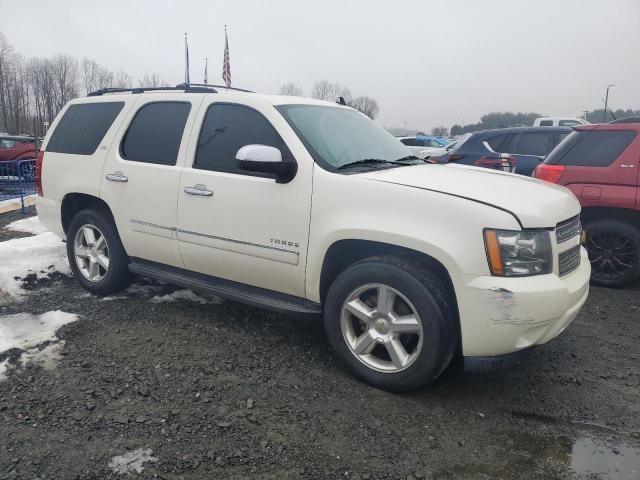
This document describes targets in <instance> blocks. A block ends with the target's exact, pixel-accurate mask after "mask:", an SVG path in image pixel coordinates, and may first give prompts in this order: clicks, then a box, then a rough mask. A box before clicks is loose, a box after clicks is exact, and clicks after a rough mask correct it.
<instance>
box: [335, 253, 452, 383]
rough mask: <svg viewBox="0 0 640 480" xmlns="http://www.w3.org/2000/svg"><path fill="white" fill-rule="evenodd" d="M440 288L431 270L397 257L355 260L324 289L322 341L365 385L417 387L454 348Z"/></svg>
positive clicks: (439, 367)
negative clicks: (323, 340)
mask: <svg viewBox="0 0 640 480" xmlns="http://www.w3.org/2000/svg"><path fill="white" fill-rule="evenodd" d="M447 293H448V292H447V288H446V287H445V285H444V284H443V282H442V281H441V280H440V279H439V278H438V277H437V276H435V275H434V274H433V273H432V272H431V271H429V270H428V269H426V268H422V267H420V266H416V265H414V264H412V263H411V262H409V261H407V260H405V259H403V258H400V257H391V256H389V257H373V258H369V259H365V260H362V261H359V262H357V263H355V264H353V265H351V266H350V267H348V268H347V269H345V270H344V271H343V272H342V273H340V274H339V275H338V277H337V278H336V279H335V280H334V282H333V284H332V285H331V287H330V288H329V291H328V293H327V297H326V299H325V304H324V325H325V330H326V333H327V337H328V338H329V343H330V344H331V346H332V347H333V349H334V350H335V352H336V354H337V355H338V357H339V358H340V359H341V360H342V362H343V363H344V364H345V365H346V366H347V367H348V368H349V370H350V371H351V372H352V373H353V374H354V375H355V376H356V377H358V378H359V379H361V380H362V381H364V382H365V383H367V384H369V385H371V386H373V387H376V388H380V389H383V390H388V391H391V392H407V391H411V390H415V389H418V388H420V387H423V386H425V385H427V384H428V383H430V382H432V381H433V380H435V379H436V378H437V377H438V376H439V375H440V374H441V373H442V371H443V370H444V369H445V368H446V367H447V366H448V365H449V362H450V361H451V358H452V357H453V355H454V352H455V351H456V346H457V340H458V333H457V332H458V328H457V320H456V318H455V316H454V315H453V314H452V313H451V312H452V309H451V308H450V306H449V305H448V302H447V298H448V297H447ZM385 298H391V299H392V300H384V299H385ZM380 299H382V304H380V302H379V300H380ZM388 305H390V307H388ZM367 308H369V309H368V310H367ZM354 311H357V312H358V313H357V315H356V314H354V313H352V312H354ZM379 311H382V312H385V311H391V312H393V314H385V313H382V314H380V313H379ZM411 315H413V317H411ZM399 316H402V317H403V319H407V320H406V321H404V324H403V325H400V323H401V322H397V321H396V320H397V318H398V317H399ZM394 318H395V319H396V320H394ZM363 319H364V320H363ZM408 319H411V321H409V320H408ZM414 320H417V322H416V321H414ZM417 324H418V325H417ZM400 327H402V331H403V333H398V330H399V329H400ZM409 328H410V329H413V331H412V332H409V330H408V329H409ZM416 330H419V332H418V331H416ZM405 332H408V333H405ZM370 337H371V338H375V341H374V344H373V347H372V346H371V345H370V343H371V340H370ZM398 344H400V345H401V346H402V349H398ZM359 348H362V350H359ZM356 351H362V352H363V353H361V354H358V353H356ZM402 352H404V353H402ZM392 353H393V356H392ZM404 354H406V356H404ZM403 361H404V362H403Z"/></svg>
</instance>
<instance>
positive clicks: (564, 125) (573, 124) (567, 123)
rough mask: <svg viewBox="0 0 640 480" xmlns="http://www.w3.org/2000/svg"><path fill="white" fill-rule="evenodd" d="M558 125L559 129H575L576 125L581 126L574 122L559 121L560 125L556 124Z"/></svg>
mask: <svg viewBox="0 0 640 480" xmlns="http://www.w3.org/2000/svg"><path fill="white" fill-rule="evenodd" d="M558 125H560V126H561V127H575V126H576V125H582V124H581V123H580V122H577V121H575V120H560V123H558Z"/></svg>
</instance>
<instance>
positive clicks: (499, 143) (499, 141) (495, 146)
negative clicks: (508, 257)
mask: <svg viewBox="0 0 640 480" xmlns="http://www.w3.org/2000/svg"><path fill="white" fill-rule="evenodd" d="M510 137H511V134H502V135H496V136H495V137H491V138H490V139H488V140H487V143H488V144H489V146H490V147H491V150H493V151H494V152H501V151H503V149H504V147H505V146H506V144H507V142H508V141H509V138H510Z"/></svg>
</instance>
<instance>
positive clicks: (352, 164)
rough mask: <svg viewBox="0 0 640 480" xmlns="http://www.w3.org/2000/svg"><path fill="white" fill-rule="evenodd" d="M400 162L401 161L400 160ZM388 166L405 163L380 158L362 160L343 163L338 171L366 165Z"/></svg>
mask: <svg viewBox="0 0 640 480" xmlns="http://www.w3.org/2000/svg"><path fill="white" fill-rule="evenodd" d="M401 160H402V159H401ZM376 163H377V164H390V165H406V163H402V162H398V161H395V160H382V159H381V158H363V159H362V160H356V161H355V162H349V163H345V164H344V165H340V166H339V167H338V170H344V169H345V168H350V167H357V166H358V165H367V164H376Z"/></svg>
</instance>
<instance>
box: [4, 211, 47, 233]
mask: <svg viewBox="0 0 640 480" xmlns="http://www.w3.org/2000/svg"><path fill="white" fill-rule="evenodd" d="M4 228H5V229H6V230H13V231H14V232H27V233H32V234H34V235H38V234H40V233H45V232H48V231H49V230H47V227H45V226H44V225H43V224H42V223H40V219H39V218H38V217H37V216H33V217H29V218H23V219H21V220H16V221H15V222H11V223H10V224H9V225H7V226H6V227H4Z"/></svg>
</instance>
